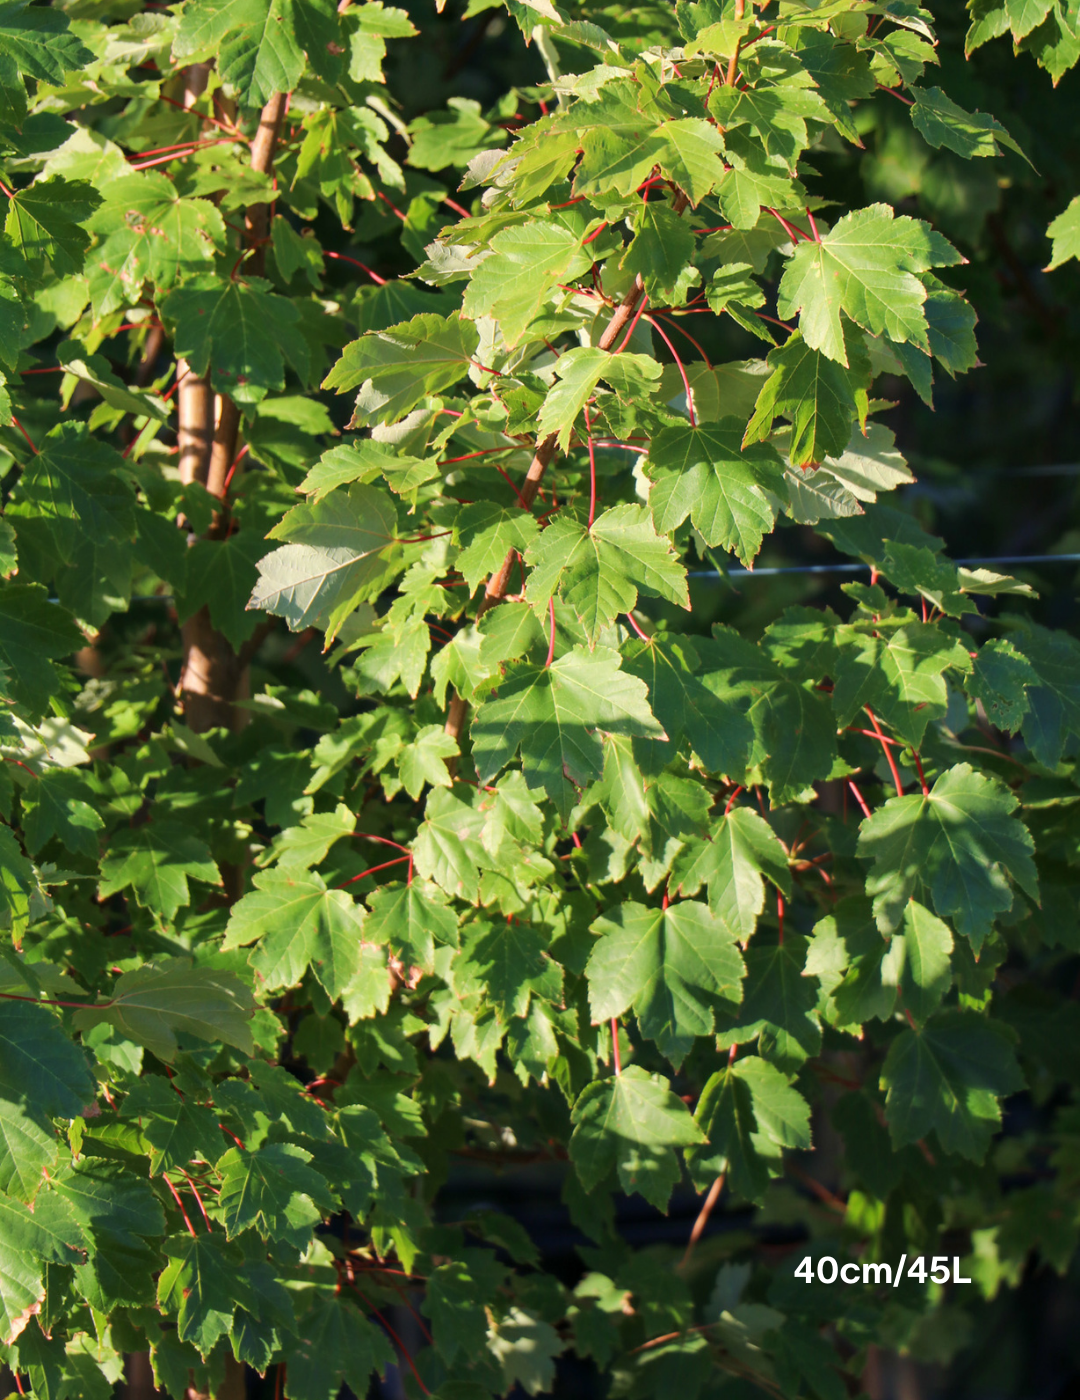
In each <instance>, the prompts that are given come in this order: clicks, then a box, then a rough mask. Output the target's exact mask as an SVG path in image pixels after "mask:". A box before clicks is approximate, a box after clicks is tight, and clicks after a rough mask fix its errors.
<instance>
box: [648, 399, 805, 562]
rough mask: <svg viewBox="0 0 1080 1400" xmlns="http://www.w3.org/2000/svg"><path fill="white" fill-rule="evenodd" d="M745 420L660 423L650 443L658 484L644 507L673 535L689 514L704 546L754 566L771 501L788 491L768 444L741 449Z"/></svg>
mask: <svg viewBox="0 0 1080 1400" xmlns="http://www.w3.org/2000/svg"><path fill="white" fill-rule="evenodd" d="M743 432H744V425H743V424H742V423H741V422H739V421H738V420H737V419H734V418H725V419H723V420H722V421H721V422H719V423H715V424H713V423H710V424H709V425H708V426H706V427H700V428H693V427H686V428H682V427H678V428H663V429H661V431H660V432H659V433H657V434H656V436H655V437H654V438H653V440H652V443H651V444H650V447H649V459H648V472H649V475H650V477H651V478H652V480H653V482H654V483H655V484H654V486H653V488H652V490H651V491H650V492H649V509H650V510H651V511H652V515H653V520H654V521H655V522H656V528H657V529H658V530H660V531H662V532H663V533H665V534H670V533H671V532H672V531H673V530H675V529H677V528H678V526H680V525H681V524H682V522H683V521H684V520H685V519H686V517H687V516H688V515H689V516H690V518H691V520H692V521H693V522H694V528H695V529H696V530H697V531H698V532H699V533H700V535H701V537H702V539H704V541H705V543H706V544H708V545H716V546H719V547H720V548H721V549H730V550H732V551H734V553H735V554H737V555H738V557H739V558H740V559H741V560H742V562H743V563H744V564H750V563H752V561H753V559H754V556H755V555H756V554H757V552H758V550H759V549H760V548H761V541H762V539H763V538H764V537H765V536H766V535H767V534H769V533H770V531H771V530H772V528H773V525H774V524H775V523H776V508H775V504H774V502H775V499H776V497H777V496H779V497H780V498H781V500H782V499H783V498H784V497H785V495H786V490H785V487H784V464H783V463H782V462H781V460H780V457H779V455H778V454H777V452H776V449H775V448H773V447H770V446H768V445H767V444H765V443H762V444H756V445H753V446H749V447H745V448H744V447H743V446H742V444H741V439H742V436H743Z"/></svg>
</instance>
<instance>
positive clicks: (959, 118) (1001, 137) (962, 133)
mask: <svg viewBox="0 0 1080 1400" xmlns="http://www.w3.org/2000/svg"><path fill="white" fill-rule="evenodd" d="M912 92H913V93H914V96H915V105H914V107H912V109H911V124H912V126H913V127H914V128H915V130H916V131H917V132H918V133H919V135H920V136H921V137H922V138H923V140H924V141H925V142H926V143H927V144H928V145H930V146H933V147H934V148H935V149H940V148H941V147H942V146H944V147H945V148H946V149H947V150H950V151H955V152H956V154H957V155H958V156H963V157H964V159H965V160H971V159H973V158H974V157H976V156H999V155H1000V154H1001V147H1002V146H1007V147H1008V148H1009V150H1010V151H1015V152H1016V154H1017V155H1019V156H1024V152H1023V151H1022V150H1021V149H1020V147H1019V146H1018V145H1017V144H1016V142H1015V141H1014V140H1013V138H1012V137H1011V136H1010V135H1009V133H1008V132H1007V131H1006V130H1005V128H1004V127H1003V126H1002V125H1001V123H1000V122H997V121H995V120H994V118H993V117H991V116H989V115H988V114H987V113H985V112H965V111H964V109H963V107H958V106H957V105H956V103H955V102H954V101H953V100H952V98H951V97H947V96H946V95H945V93H943V92H942V91H941V89H940V88H936V87H935V88H913V89H912ZM1024 159H1025V160H1027V157H1026V156H1024Z"/></svg>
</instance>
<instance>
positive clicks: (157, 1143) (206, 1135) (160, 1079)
mask: <svg viewBox="0 0 1080 1400" xmlns="http://www.w3.org/2000/svg"><path fill="white" fill-rule="evenodd" d="M123 1111H124V1116H125V1117H127V1118H136V1119H138V1121H139V1130H140V1132H141V1133H142V1136H143V1137H144V1138H145V1139H146V1141H147V1143H149V1145H150V1171H151V1173H152V1174H153V1175H156V1174H157V1173H158V1172H163V1171H171V1170H173V1169H174V1168H176V1167H186V1166H187V1165H188V1163H189V1162H192V1161H194V1160H195V1159H196V1158H198V1159H199V1160H200V1161H203V1162H209V1163H210V1164H211V1165H213V1164H214V1163H215V1162H216V1161H217V1160H218V1158H219V1157H220V1156H221V1155H222V1154H223V1153H224V1151H225V1147H226V1141H225V1135H224V1133H223V1132H222V1130H221V1129H220V1128H219V1127H218V1123H217V1115H216V1114H215V1113H214V1111H213V1110H212V1109H210V1108H208V1107H207V1106H206V1105H205V1104H200V1103H196V1102H194V1100H193V1099H191V1098H186V1097H185V1098H181V1096H180V1095H179V1094H178V1093H177V1092H176V1090H175V1089H174V1088H173V1086H172V1084H171V1083H170V1082H169V1080H167V1079H166V1078H165V1077H164V1076H163V1075H156V1074H144V1075H143V1076H142V1078H141V1079H137V1080H136V1081H135V1082H134V1084H132V1086H131V1091H130V1093H129V1094H128V1096H127V1098H126V1099H125V1100H124V1110H123Z"/></svg>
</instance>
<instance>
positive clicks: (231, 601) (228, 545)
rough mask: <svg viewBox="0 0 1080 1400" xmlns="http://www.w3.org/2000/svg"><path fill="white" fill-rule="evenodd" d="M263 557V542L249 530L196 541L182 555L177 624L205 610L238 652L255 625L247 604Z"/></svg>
mask: <svg viewBox="0 0 1080 1400" xmlns="http://www.w3.org/2000/svg"><path fill="white" fill-rule="evenodd" d="M266 554H267V545H266V543H265V541H263V540H261V539H260V538H259V537H258V535H257V534H255V533H254V532H253V531H249V530H239V531H237V533H236V534H234V535H230V536H229V537H228V538H227V539H224V540H196V542H195V543H194V545H193V546H192V547H191V548H190V549H188V550H186V551H185V555H184V578H183V584H182V585H181V587H180V588H179V590H178V594H179V596H178V598H177V614H178V616H179V618H180V621H181V622H184V621H186V620H187V619H188V618H189V617H192V616H193V615H194V614H195V613H197V612H198V611H199V609H200V608H208V609H209V610H210V620H211V622H212V623H213V624H214V626H215V627H216V628H217V630H218V631H219V632H222V633H224V635H225V636H226V637H227V638H228V639H229V642H230V643H231V644H232V646H233V647H234V648H235V649H237V650H239V648H240V647H241V646H242V645H243V643H244V642H246V641H247V639H248V638H249V637H250V636H251V634H252V633H253V632H254V631H255V627H256V625H257V621H258V619H257V618H256V617H254V616H253V615H252V613H251V611H249V610H248V606H247V604H248V600H249V599H250V597H251V595H252V593H253V591H254V590H255V587H256V584H257V583H258V580H259V568H258V566H259V561H260V560H261V559H263V558H264V557H265V556H266Z"/></svg>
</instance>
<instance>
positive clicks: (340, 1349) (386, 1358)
mask: <svg viewBox="0 0 1080 1400" xmlns="http://www.w3.org/2000/svg"><path fill="white" fill-rule="evenodd" d="M301 1302H302V1303H307V1304H308V1306H306V1307H302V1310H301V1311H300V1312H299V1315H298V1317H297V1320H296V1322H297V1325H296V1336H295V1337H287V1338H285V1339H284V1342H285V1344H284V1355H285V1363H286V1365H287V1366H288V1367H289V1370H290V1372H291V1373H292V1375H294V1376H295V1377H296V1379H295V1380H294V1381H293V1382H292V1383H291V1384H290V1386H289V1396H290V1400H334V1397H335V1396H336V1395H338V1393H339V1392H340V1390H341V1387H342V1384H343V1383H344V1384H346V1385H348V1387H349V1389H350V1390H352V1392H353V1393H354V1394H355V1395H363V1394H364V1393H365V1392H366V1391H367V1389H368V1386H369V1384H370V1382H371V1373H372V1372H373V1371H378V1372H380V1373H382V1372H383V1371H385V1369H386V1367H387V1366H392V1365H394V1364H395V1362H396V1359H397V1353H396V1352H395V1351H394V1349H393V1348H392V1347H391V1345H390V1343H389V1342H388V1341H387V1339H386V1337H385V1336H384V1335H383V1333H382V1332H381V1331H380V1330H379V1328H378V1327H376V1326H375V1325H374V1323H371V1322H368V1321H367V1320H366V1318H364V1317H362V1316H361V1314H360V1312H359V1311H358V1310H357V1308H355V1307H354V1306H352V1305H351V1304H350V1303H348V1302H346V1300H345V1297H344V1295H334V1294H332V1293H329V1292H322V1291H317V1290H311V1292H310V1294H302V1295H301Z"/></svg>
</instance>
